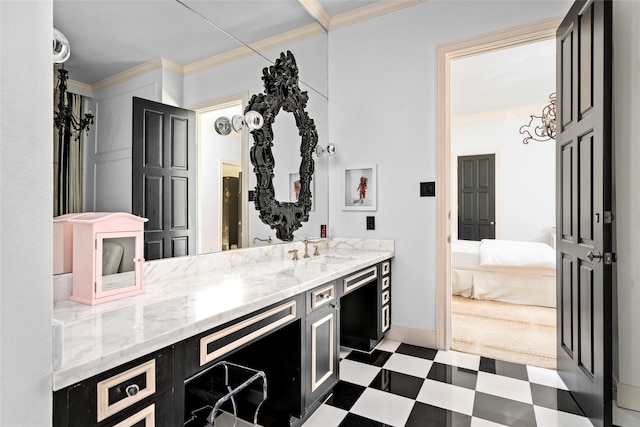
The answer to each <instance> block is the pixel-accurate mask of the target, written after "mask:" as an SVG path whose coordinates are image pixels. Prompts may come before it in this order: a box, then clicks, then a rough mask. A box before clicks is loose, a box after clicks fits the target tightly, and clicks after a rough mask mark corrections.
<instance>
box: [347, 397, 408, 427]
mask: <svg viewBox="0 0 640 427" xmlns="http://www.w3.org/2000/svg"><path fill="white" fill-rule="evenodd" d="M413 404H414V401H413V400H411V399H407V398H406V397H402V396H397V395H395V394H391V393H386V392H384V391H380V390H376V389H373V388H368V389H366V390H365V391H364V392H363V393H362V396H360V398H359V399H358V400H357V401H356V403H355V404H354V405H353V407H352V408H351V411H350V412H353V413H354V414H358V415H360V416H363V417H367V418H369V419H372V420H375V421H379V422H381V423H384V424H387V425H390V426H398V427H403V426H404V425H405V424H406V423H407V420H408V419H409V415H411V410H412V409H413Z"/></svg>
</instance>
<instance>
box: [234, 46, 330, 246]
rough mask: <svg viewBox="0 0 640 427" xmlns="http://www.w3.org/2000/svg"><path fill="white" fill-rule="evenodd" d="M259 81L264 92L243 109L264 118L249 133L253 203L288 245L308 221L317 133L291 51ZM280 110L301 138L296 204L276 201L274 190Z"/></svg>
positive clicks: (263, 220) (279, 237)
mask: <svg viewBox="0 0 640 427" xmlns="http://www.w3.org/2000/svg"><path fill="white" fill-rule="evenodd" d="M262 80H263V81H264V93H259V94H256V95H253V96H252V97H251V100H250V101H249V104H248V105H247V108H246V109H245V114H246V113H247V112H249V111H252V110H253V111H257V112H259V113H260V114H262V117H263V118H264V124H263V126H262V128H260V129H255V130H252V131H251V135H252V136H253V146H252V147H251V152H250V157H251V163H252V164H253V167H254V169H253V170H254V172H255V174H256V178H257V183H256V189H255V194H254V203H255V206H256V209H257V210H258V211H259V217H260V219H261V220H262V222H264V223H265V224H267V225H269V226H270V227H271V228H272V229H274V230H275V231H276V236H277V237H278V239H280V240H282V241H286V242H288V241H292V240H293V232H294V231H295V230H297V229H298V228H300V227H301V226H302V223H303V222H306V221H308V220H309V211H310V210H311V205H312V204H311V198H312V194H311V180H312V179H313V173H314V168H315V163H314V160H313V153H314V151H315V149H316V145H317V144H318V133H317V131H316V126H315V123H314V121H313V119H311V118H310V117H309V114H308V113H307V112H306V111H305V107H306V105H307V101H308V100H309V96H308V94H307V92H306V91H302V90H301V89H300V87H299V85H298V66H297V65H296V60H295V58H294V56H293V54H292V53H291V52H289V51H287V53H286V54H285V53H281V54H280V58H279V59H277V60H276V61H275V64H274V65H272V66H270V67H265V68H264V69H263V70H262ZM280 109H282V110H284V111H286V112H289V113H292V114H293V115H294V118H295V121H296V126H297V128H298V131H299V132H298V133H299V135H300V137H301V141H300V157H301V162H300V193H299V196H298V200H297V201H296V202H280V201H278V200H277V199H276V198H275V190H274V187H273V177H274V167H275V159H274V157H273V153H272V150H271V147H272V146H273V129H272V125H273V122H274V120H275V118H276V116H277V115H278V113H279V112H280Z"/></svg>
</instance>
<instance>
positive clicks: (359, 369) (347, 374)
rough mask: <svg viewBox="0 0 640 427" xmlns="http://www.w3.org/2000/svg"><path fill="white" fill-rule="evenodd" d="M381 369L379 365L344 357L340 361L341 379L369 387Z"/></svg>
mask: <svg viewBox="0 0 640 427" xmlns="http://www.w3.org/2000/svg"><path fill="white" fill-rule="evenodd" d="M380 369H381V368H378V367H377V366H373V365H367V364H366V363H360V362H355V361H353V360H347V359H344V360H341V361H340V379H341V380H343V381H347V382H350V383H354V384H359V385H361V386H365V387H368V386H369V384H371V381H373V379H374V378H375V377H376V375H378V372H380Z"/></svg>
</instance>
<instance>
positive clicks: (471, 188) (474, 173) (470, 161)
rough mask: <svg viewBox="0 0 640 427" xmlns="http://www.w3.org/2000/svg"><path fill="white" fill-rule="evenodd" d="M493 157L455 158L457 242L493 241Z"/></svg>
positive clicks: (494, 175) (492, 155)
mask: <svg viewBox="0 0 640 427" xmlns="http://www.w3.org/2000/svg"><path fill="white" fill-rule="evenodd" d="M495 165H496V160H495V154H482V155H477V156H460V157H458V239H460V240H477V241H479V240H482V239H495V238H496V173H495V168H496V166H495Z"/></svg>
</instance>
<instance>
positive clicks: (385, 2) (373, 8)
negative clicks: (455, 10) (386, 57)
mask: <svg viewBox="0 0 640 427" xmlns="http://www.w3.org/2000/svg"><path fill="white" fill-rule="evenodd" d="M424 1H425V0H381V1H379V2H377V3H373V4H370V5H368V6H363V7H360V8H358V9H354V10H352V11H349V12H345V13H341V14H339V15H335V16H332V17H331V21H330V25H329V30H335V29H336V28H341V27H346V26H347V25H351V24H355V23H357V22H361V21H365V20H367V19H371V18H375V17H377V16H380V15H384V14H386V13H390V12H395V11H396V10H400V9H404V8H405V7H409V6H413V5H416V4H419V3H423V2H424Z"/></svg>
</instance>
